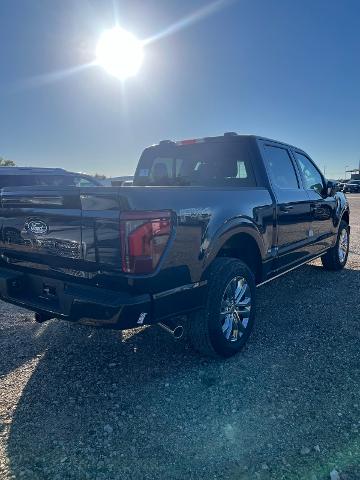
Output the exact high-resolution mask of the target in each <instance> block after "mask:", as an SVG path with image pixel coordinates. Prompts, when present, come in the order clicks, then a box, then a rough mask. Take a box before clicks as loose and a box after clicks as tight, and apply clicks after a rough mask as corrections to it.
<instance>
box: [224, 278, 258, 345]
mask: <svg viewBox="0 0 360 480" xmlns="http://www.w3.org/2000/svg"><path fill="white" fill-rule="evenodd" d="M250 311H251V291H250V288H249V285H248V283H247V281H246V279H245V278H244V277H234V278H232V279H231V280H230V281H229V283H228V284H227V287H226V288H225V291H224V294H223V297H222V302H221V308H220V322H221V329H222V332H223V334H224V337H225V338H226V339H227V340H228V341H230V342H236V341H237V340H238V339H239V338H241V337H242V336H243V334H244V333H245V331H246V329H247V327H248V323H249V319H250Z"/></svg>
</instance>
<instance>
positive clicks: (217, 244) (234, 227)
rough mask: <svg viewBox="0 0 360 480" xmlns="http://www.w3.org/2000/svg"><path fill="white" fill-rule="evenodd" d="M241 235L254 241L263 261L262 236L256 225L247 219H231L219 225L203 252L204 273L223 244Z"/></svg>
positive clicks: (264, 249)
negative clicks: (247, 236)
mask: <svg viewBox="0 0 360 480" xmlns="http://www.w3.org/2000/svg"><path fill="white" fill-rule="evenodd" d="M241 233H244V234H246V235H249V236H250V237H251V238H252V239H253V240H254V241H255V243H256V245H257V247H258V249H259V252H260V255H261V261H263V260H264V258H265V256H266V248H265V244H264V241H263V237H262V234H261V232H260V231H259V228H258V227H257V225H256V224H255V223H254V222H253V221H252V220H251V219H250V218H247V217H241V218H233V219H231V220H229V221H227V222H225V223H224V224H223V225H221V227H220V228H219V229H218V230H217V231H216V232H215V234H214V236H213V238H212V240H211V242H210V244H209V245H208V246H207V248H206V250H205V251H204V255H203V256H204V264H203V267H204V272H206V271H207V269H208V268H209V266H210V265H211V263H212V261H213V260H214V259H215V258H216V257H217V255H218V253H219V251H220V250H221V249H222V247H223V246H224V245H225V243H226V242H227V241H228V240H230V238H232V237H233V236H235V235H238V234H241Z"/></svg>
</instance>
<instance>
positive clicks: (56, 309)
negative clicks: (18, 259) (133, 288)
mask: <svg viewBox="0 0 360 480" xmlns="http://www.w3.org/2000/svg"><path fill="white" fill-rule="evenodd" d="M0 298H1V299H2V300H4V301H6V302H10V303H13V304H15V305H18V306H20V307H24V308H27V309H29V310H32V311H34V312H37V313H41V314H43V315H45V316H47V317H49V318H52V317H57V318H62V319H64V320H70V321H73V322H79V323H84V324H91V325H99V326H103V327H109V328H130V327H133V326H136V325H137V324H138V322H139V323H151V322H148V320H151V317H152V299H151V296H150V295H149V294H142V295H130V294H129V293H126V292H117V291H113V290H107V289H103V288H98V287H93V286H88V285H81V284H77V283H72V282H64V281H62V280H56V279H53V278H48V277H43V276H40V275H36V274H32V273H23V272H18V271H14V270H10V269H6V268H0ZM145 319H146V320H147V322H144V320H145Z"/></svg>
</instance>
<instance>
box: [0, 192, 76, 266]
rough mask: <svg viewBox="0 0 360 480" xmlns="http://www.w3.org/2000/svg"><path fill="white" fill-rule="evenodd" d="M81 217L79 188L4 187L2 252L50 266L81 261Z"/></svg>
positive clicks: (0, 243)
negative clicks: (62, 261)
mask: <svg viewBox="0 0 360 480" xmlns="http://www.w3.org/2000/svg"><path fill="white" fill-rule="evenodd" d="M81 217H82V211H81V200H80V190H79V189H78V188H76V187H61V188H56V187H36V189H35V188H34V187H22V188H18V189H15V188H11V189H10V188H4V189H2V192H1V235H0V250H1V253H2V254H5V255H6V256H8V257H9V258H12V259H18V260H21V259H27V258H28V259H31V260H32V261H34V262H35V261H36V262H38V263H44V264H47V265H49V264H50V265H51V264H52V263H54V264H56V263H57V262H58V261H59V260H64V259H74V260H82V259H83V256H84V252H83V246H82V234H81Z"/></svg>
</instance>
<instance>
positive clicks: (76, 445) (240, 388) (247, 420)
mask: <svg viewBox="0 0 360 480" xmlns="http://www.w3.org/2000/svg"><path fill="white" fill-rule="evenodd" d="M349 198H350V201H351V207H352V244H351V255H350V258H349V262H348V265H347V268H346V269H345V270H344V271H343V272H341V273H328V272H325V271H323V269H322V268H321V267H320V263H319V262H315V263H314V264H313V265H308V266H305V267H302V268H300V269H299V270H297V271H295V272H293V273H291V274H288V275H287V276H285V277H282V278H281V279H278V280H276V281H274V282H272V283H270V284H268V285H266V286H263V287H261V288H259V290H258V293H259V310H258V316H257V318H258V321H257V325H256V328H255V331H254V333H253V335H252V337H251V340H250V342H249V344H248V347H247V348H246V350H245V351H244V352H243V353H241V354H240V355H238V356H236V357H235V358H232V359H230V360H227V361H213V360H204V359H202V358H200V357H199V356H198V355H196V354H195V353H193V352H192V351H191V350H190V349H185V348H184V346H183V345H181V344H177V343H174V342H173V340H172V339H171V338H170V337H169V336H167V334H166V333H165V332H162V331H160V330H159V329H158V328H157V327H152V328H147V329H142V330H141V329H139V330H137V331H136V332H134V331H132V332H130V331H129V332H124V334H123V336H122V338H121V336H120V335H119V333H116V332H115V333H114V332H110V331H98V330H92V329H90V328H89V327H76V326H71V325H70V324H67V323H65V322H59V321H50V322H48V323H46V324H44V325H42V326H41V325H38V324H36V323H35V322H34V321H33V319H32V314H31V313H28V312H26V311H24V310H20V309H18V308H15V307H11V306H8V305H6V304H3V303H0V310H1V320H0V478H1V480H5V479H12V478H16V479H25V480H27V479H30V480H33V479H34V480H36V479H39V480H40V479H41V480H42V479H51V480H67V479H69V480H70V479H74V480H75V479H76V480H83V479H97V480H100V479H104V480H105V479H106V480H107V479H110V480H112V479H172V480H175V479H232V480H245V479H260V480H262V479H289V480H290V479H304V480H305V479H306V480H315V479H318V480H322V479H329V478H330V472H332V473H331V476H332V480H338V479H339V478H340V479H343V480H345V479H347V480H354V479H360V437H359V435H360V433H359V432H360V392H359V385H360V383H359V382H360V355H359V353H360V348H359V346H360V329H359V324H360V308H359V303H360V301H359V289H360V195H359V196H355V195H353V196H349Z"/></svg>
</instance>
